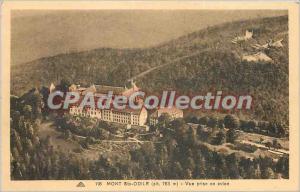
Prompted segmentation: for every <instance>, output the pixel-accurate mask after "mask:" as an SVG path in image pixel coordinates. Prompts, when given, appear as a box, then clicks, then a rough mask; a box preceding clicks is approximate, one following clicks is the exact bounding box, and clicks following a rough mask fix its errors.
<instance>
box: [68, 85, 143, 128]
mask: <svg viewBox="0 0 300 192" xmlns="http://www.w3.org/2000/svg"><path fill="white" fill-rule="evenodd" d="M69 90H70V91H78V92H79V93H80V95H81V96H84V95H85V94H86V93H87V92H92V93H94V94H95V95H101V94H108V92H109V91H112V92H113V94H114V95H123V96H128V97H129V96H130V95H131V94H132V93H134V92H136V91H139V88H138V87H137V86H136V85H135V83H133V82H131V88H127V87H113V86H105V85H92V86H90V87H88V88H84V87H80V86H76V85H71V86H70V87H69ZM136 101H138V98H136ZM69 112H70V114H71V115H78V116H84V117H91V118H97V119H101V120H103V121H108V122H115V123H121V124H127V125H138V126H143V125H145V124H146V122H147V117H148V113H147V110H146V109H145V108H141V109H131V108H129V107H126V108H125V109H114V108H111V109H96V108H95V109H93V108H84V109H83V108H81V107H80V106H79V105H76V104H75V105H73V106H72V107H71V108H70V111H69Z"/></svg>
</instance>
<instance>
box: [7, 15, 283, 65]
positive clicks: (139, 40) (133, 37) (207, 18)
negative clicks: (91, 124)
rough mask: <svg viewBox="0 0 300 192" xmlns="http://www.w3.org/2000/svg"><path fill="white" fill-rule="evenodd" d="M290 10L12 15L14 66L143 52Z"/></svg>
mask: <svg viewBox="0 0 300 192" xmlns="http://www.w3.org/2000/svg"><path fill="white" fill-rule="evenodd" d="M285 14H287V13H286V12H285V11H266V10H260V11H245V10H243V11H208V10H192V11H185V10H178V11H177V10H176V11H175V10H170V11H168V10H148V11H145V10H143V11H142V10H135V11H131V10H105V11H103V10H100V11H32V10H31V11H30V10H28V11H13V12H12V22H11V24H12V26H11V29H12V64H19V63H25V62H28V61H31V60H35V59H38V58H41V57H47V56H53V55H56V54H60V53H67V52H71V51H83V50H89V49H95V48H100V47H111V48H143V47H149V46H154V45H157V44H159V43H162V42H165V41H168V40H171V39H174V38H177V37H179V36H182V35H185V34H187V33H191V32H193V31H196V30H199V29H202V28H205V27H207V26H213V25H216V24H220V23H223V22H229V21H235V20H244V19H251V18H257V17H270V16H277V15H285Z"/></svg>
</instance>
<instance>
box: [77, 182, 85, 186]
mask: <svg viewBox="0 0 300 192" xmlns="http://www.w3.org/2000/svg"><path fill="white" fill-rule="evenodd" d="M76 187H85V185H84V183H82V182H79V183H78V184H77V185H76Z"/></svg>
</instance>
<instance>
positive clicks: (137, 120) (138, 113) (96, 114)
mask: <svg viewBox="0 0 300 192" xmlns="http://www.w3.org/2000/svg"><path fill="white" fill-rule="evenodd" d="M70 114H71V115H78V116H84V117H91V118H97V119H101V120H103V121H108V122H114V123H121V124H128V125H138V126H143V125H145V124H146V122H147V117H148V115H147V114H148V113H147V110H146V109H145V108H141V109H137V110H134V109H130V108H126V109H122V110H117V109H92V108H87V109H83V108H80V107H79V106H72V107H71V108H70Z"/></svg>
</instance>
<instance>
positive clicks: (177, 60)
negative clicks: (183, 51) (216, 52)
mask: <svg viewBox="0 0 300 192" xmlns="http://www.w3.org/2000/svg"><path fill="white" fill-rule="evenodd" d="M207 50H208V49H204V50H202V51H198V52H196V53H193V54H191V55H186V56H183V57H180V58H177V59H174V60H172V61H170V62H167V63H165V64H162V65H159V66H156V67H153V68H151V69H148V70H146V71H144V72H142V73H140V74H138V75H136V76H133V77H131V78H130V79H128V80H127V81H133V80H136V79H138V78H140V77H143V76H145V75H147V74H148V73H151V72H152V71H154V70H156V69H159V68H162V67H164V66H167V65H171V64H176V63H177V62H179V61H181V60H183V59H186V58H189V57H192V56H195V55H198V54H201V53H203V52H205V51H207Z"/></svg>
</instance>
